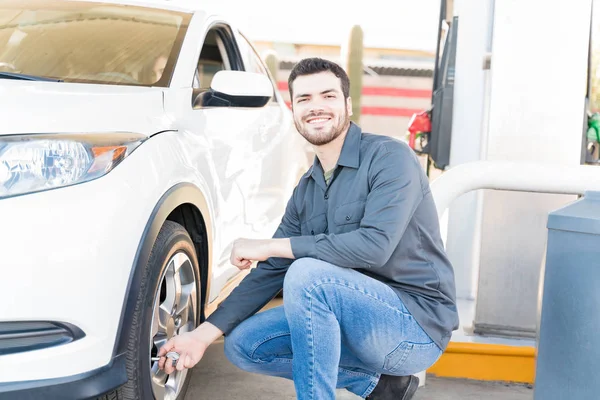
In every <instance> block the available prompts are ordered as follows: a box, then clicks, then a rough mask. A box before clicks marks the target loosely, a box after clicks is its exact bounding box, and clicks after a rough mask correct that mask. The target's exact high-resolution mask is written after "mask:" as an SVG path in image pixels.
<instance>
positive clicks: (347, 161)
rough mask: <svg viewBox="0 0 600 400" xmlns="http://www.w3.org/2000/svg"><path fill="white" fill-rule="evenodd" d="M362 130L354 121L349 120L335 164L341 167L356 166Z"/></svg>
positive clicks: (357, 165) (357, 164)
mask: <svg viewBox="0 0 600 400" xmlns="http://www.w3.org/2000/svg"><path fill="white" fill-rule="evenodd" d="M361 137H362V130H361V129H360V127H359V126H358V125H356V124H355V123H354V122H350V127H349V128H348V133H347V134H346V138H345V139H344V145H343V146H342V152H341V153H340V158H339V159H338V162H337V164H338V165H341V166H343V167H350V168H358V167H359V156H360V139H361Z"/></svg>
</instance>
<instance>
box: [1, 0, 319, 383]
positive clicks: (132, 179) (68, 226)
mask: <svg viewBox="0 0 600 400" xmlns="http://www.w3.org/2000/svg"><path fill="white" fill-rule="evenodd" d="M105 2H108V3H115V4H134V5H144V6H154V7H161V8H175V9H182V10H190V11H191V10H194V9H195V8H196V7H201V2H195V1H194V2H186V1H171V2H167V1H158V0H157V1H143V2H142V1H112V0H106V1H105ZM187 7H189V8H187ZM206 15H207V14H205V13H203V12H199V13H196V14H195V15H194V17H193V18H192V21H191V22H190V27H189V30H188V34H187V36H186V38H185V40H184V42H183V46H182V49H181V54H180V57H179V59H178V62H177V65H176V67H175V70H174V74H173V78H172V80H171V86H170V87H169V88H158V87H134V86H126V85H96V84H79V83H54V82H31V81H12V80H4V79H0V120H1V121H2V123H1V124H0V140H1V138H2V136H3V135H15V134H31V133H55V132H57V133H58V132H77V133H79V132H82V133H86V132H89V133H109V132H134V133H141V134H144V135H146V136H148V137H149V139H147V141H146V142H144V143H143V144H142V145H141V146H140V147H139V148H137V149H136V150H135V151H134V152H133V153H132V154H131V155H129V156H128V157H127V158H126V159H125V160H124V161H123V162H122V163H121V164H119V165H118V166H117V167H116V168H115V169H114V170H113V171H111V172H110V173H108V174H107V175H105V176H103V177H101V178H99V179H96V180H93V181H90V182H86V183H82V184H77V185H73V186H68V187H63V188H58V189H53V190H48V191H44V192H39V193H33V194H28V195H22V196H16V197H10V198H5V199H0V221H1V222H0V224H1V226H2V229H0V272H1V273H2V279H0V322H1V321H29V320H33V321H35V320H44V321H53V320H55V321H64V322H68V323H72V324H74V325H76V326H78V327H79V328H81V329H82V330H83V331H84V332H85V333H86V336H85V337H84V338H83V339H80V340H77V341H74V342H73V343H69V344H66V345H60V346H56V347H51V348H46V349H41V350H35V351H29V352H24V353H17V354H9V355H4V356H2V357H0V371H2V373H1V374H0V383H4V382H15V381H27V380H42V379H51V378H60V377H66V376H71V375H75V374H81V373H85V372H88V371H92V370H95V369H98V368H100V367H103V366H105V365H107V363H108V362H109V361H110V359H111V357H112V356H113V349H114V346H115V341H116V339H117V337H116V336H117V330H118V328H119V323H120V318H121V313H122V308H123V304H124V299H125V296H126V291H127V285H128V282H129V278H130V275H131V271H132V268H133V263H134V259H135V256H136V252H137V250H138V246H139V244H140V240H141V238H142V234H143V232H144V229H145V227H146V224H147V223H148V220H149V218H150V216H151V214H152V211H153V210H154V208H155V206H156V205H157V202H158V201H159V199H160V198H161V197H162V196H163V195H164V194H165V193H166V192H167V191H168V190H169V189H170V188H172V187H173V186H175V185H177V184H179V183H188V184H191V185H194V186H195V187H197V188H198V189H199V190H200V191H201V192H202V193H203V194H204V197H205V201H206V204H207V209H208V213H209V215H203V217H204V218H205V219H208V220H209V221H210V223H209V224H208V225H209V226H210V227H211V231H209V232H208V235H209V236H210V240H209V242H210V243H211V248H210V249H209V252H210V253H211V256H210V257H209V259H210V260H212V265H211V266H210V268H211V269H210V270H211V272H212V275H211V276H209V277H208V278H209V279H210V283H209V285H208V287H209V288H210V292H209V293H208V295H209V303H210V302H211V301H213V300H215V299H216V298H217V297H218V296H219V294H220V293H221V291H222V290H223V288H224V287H225V285H226V284H227V283H228V282H230V281H231V279H232V278H235V276H236V275H237V274H238V273H239V271H238V270H237V268H235V267H233V266H232V265H231V264H230V263H229V251H230V249H231V245H232V243H233V240H234V239H236V238H238V237H254V238H265V237H270V236H271V235H272V234H273V233H274V231H275V229H276V227H277V225H278V224H279V222H280V219H281V216H282V214H283V211H284V209H285V205H286V202H287V200H288V198H289V196H290V195H291V193H292V189H293V187H294V186H295V184H296V182H297V179H298V177H299V175H300V173H302V172H304V171H306V169H307V168H308V167H309V165H308V162H309V159H308V157H307V156H306V153H305V150H306V147H304V146H305V142H304V141H303V139H302V138H301V137H300V136H299V135H298V134H297V132H296V131H295V128H294V124H293V120H292V117H291V113H290V111H289V110H288V109H287V107H286V106H285V103H284V102H283V99H282V98H281V95H280V94H279V93H278V91H277V90H275V96H276V99H277V101H275V102H271V103H269V104H268V105H267V106H265V107H263V108H259V109H242V108H239V109H235V108H213V109H198V110H194V109H192V106H191V96H192V88H191V83H192V78H193V74H194V68H195V64H196V62H197V59H198V57H199V54H200V50H201V47H202V43H203V40H204V36H205V33H206V29H207V27H209V26H210V25H211V24H212V23H214V22H219V21H221V22H225V21H224V20H223V19H222V18H220V17H210V18H209V19H206ZM234 32H235V33H236V36H237V31H235V29H234ZM159 132H162V133H159ZM207 305H208V304H207Z"/></svg>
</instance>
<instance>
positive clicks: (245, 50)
mask: <svg viewBox="0 0 600 400" xmlns="http://www.w3.org/2000/svg"><path fill="white" fill-rule="evenodd" d="M239 37H240V40H239V41H238V46H239V48H240V53H241V55H242V58H243V60H244V67H245V68H244V70H245V71H248V72H256V73H259V74H263V75H265V76H266V77H268V78H269V80H271V81H272V79H271V75H270V74H269V73H268V72H267V71H268V70H267V67H266V66H265V64H264V63H263V61H262V59H261V58H260V56H259V55H258V53H257V52H256V50H255V49H254V47H253V46H252V44H251V43H250V41H249V40H248V39H247V38H246V37H245V36H244V35H243V34H241V33H240V35H239ZM271 83H273V82H271ZM273 91H275V86H273ZM273 94H274V93H273ZM275 100H276V98H275V96H274V95H273V97H272V98H271V101H275Z"/></svg>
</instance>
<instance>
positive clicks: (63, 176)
mask: <svg viewBox="0 0 600 400" xmlns="http://www.w3.org/2000/svg"><path fill="white" fill-rule="evenodd" d="M146 138H147V137H146V136H145V135H140V134H135V133H108V134H106V133H102V134H43V135H41V134H40V135H38V134H31V135H14V136H0V198H4V197H11V196H16V195H20V194H26V193H33V192H39V191H42V190H48V189H54V188H59V187H63V186H69V185H74V184H77V183H82V182H86V181H90V180H92V179H96V178H99V177H100V176H102V175H105V174H107V173H108V172H110V171H111V170H112V169H114V168H115V167H116V166H117V165H118V164H119V163H120V162H121V161H123V159H125V157H127V156H128V155H129V154H131V152H132V151H133V150H134V149H135V148H137V147H138V146H139V145H140V144H141V143H143V142H144V140H146Z"/></svg>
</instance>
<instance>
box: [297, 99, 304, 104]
mask: <svg viewBox="0 0 600 400" xmlns="http://www.w3.org/2000/svg"><path fill="white" fill-rule="evenodd" d="M303 101H306V99H298V100H297V101H296V103H302V102H303Z"/></svg>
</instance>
